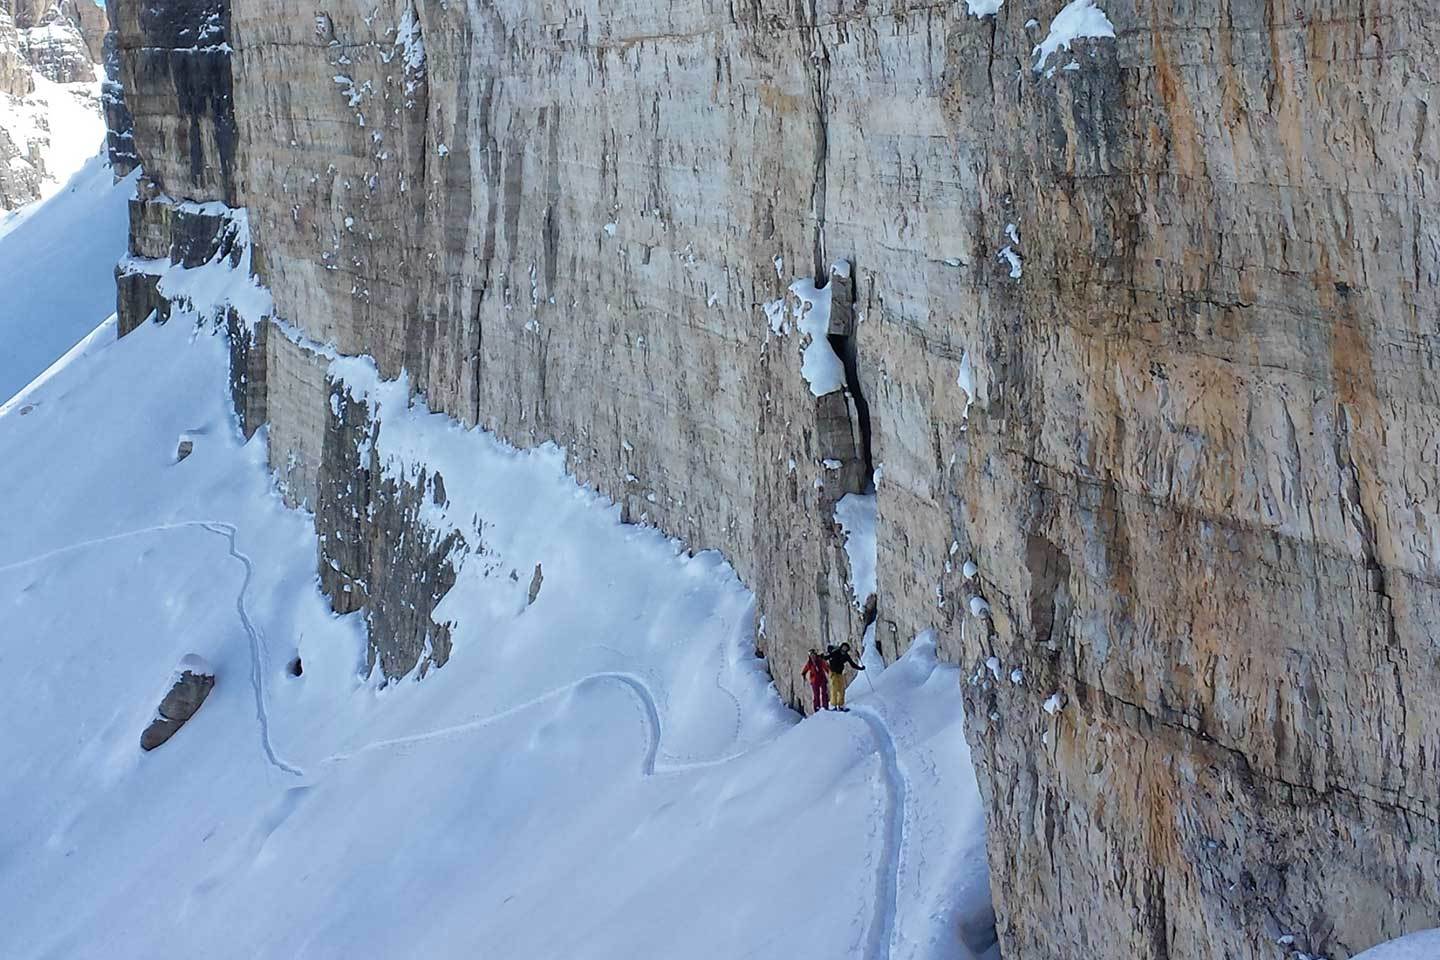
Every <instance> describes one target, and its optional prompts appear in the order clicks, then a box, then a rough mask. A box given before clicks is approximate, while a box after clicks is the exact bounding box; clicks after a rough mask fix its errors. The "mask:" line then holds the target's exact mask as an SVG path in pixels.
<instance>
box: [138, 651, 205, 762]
mask: <svg viewBox="0 0 1440 960" xmlns="http://www.w3.org/2000/svg"><path fill="white" fill-rule="evenodd" d="M214 686H215V671H214V670H212V669H210V664H208V663H206V662H205V660H204V658H203V657H198V656H196V655H195V654H193V653H192V654H187V655H186V656H185V657H182V658H181V660H180V663H179V665H177V666H176V667H175V674H174V677H173V679H172V681H171V684H170V692H169V693H167V694H165V698H164V699H163V700H161V701H160V707H159V709H158V710H156V712H155V719H154V720H152V721H150V726H148V727H146V728H145V732H144V733H142V734H141V735H140V749H141V750H154V749H155V748H156V747H158V746H160V745H161V744H162V743H164V742H165V741H166V740H169V739H170V738H171V737H173V736H175V733H176V731H178V730H179V729H180V728H181V727H183V726H185V722H186V721H187V720H189V719H190V718H191V717H193V716H195V711H197V710H199V709H200V705H201V704H202V703H204V702H205V698H206V697H208V696H210V689H211V688H212V687H214Z"/></svg>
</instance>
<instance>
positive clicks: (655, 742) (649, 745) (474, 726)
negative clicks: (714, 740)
mask: <svg viewBox="0 0 1440 960" xmlns="http://www.w3.org/2000/svg"><path fill="white" fill-rule="evenodd" d="M602 681H609V682H613V683H619V684H621V685H622V686H624V687H625V689H627V690H629V691H630V692H631V693H633V694H634V695H635V699H636V700H637V701H638V702H639V704H640V707H641V710H642V711H643V712H644V714H645V725H646V728H647V742H646V746H645V758H644V760H643V761H641V765H640V772H641V773H642V774H643V775H644V776H647V777H650V776H654V775H655V774H657V773H662V774H663V773H676V772H679V771H683V770H695V769H699V768H702V767H718V766H720V765H721V764H724V763H729V762H730V761H731V760H735V759H737V758H739V757H742V756H744V755H745V753H746V752H747V751H740V752H738V753H732V754H729V755H727V756H723V757H715V758H712V759H709V760H694V761H687V762H684V763H668V762H666V763H657V759H656V758H657V757H658V756H659V752H660V737H661V731H662V729H663V728H662V725H661V723H660V711H659V709H658V708H657V707H656V705H655V695H654V694H653V693H651V691H650V687H649V685H648V684H646V683H645V681H644V680H643V679H641V678H640V677H638V676H636V675H635V674H633V673H621V672H619V671H613V670H611V671H605V672H602V673H592V674H590V675H589V676H586V677H581V678H580V679H579V680H576V681H575V682H573V683H567V684H565V685H564V686H563V687H556V688H555V689H554V690H548V691H546V692H545V693H542V694H540V695H539V696H538V697H534V698H532V699H530V700H526V701H525V702H524V703H519V704H516V705H515V706H513V707H508V708H506V709H504V710H501V711H500V712H499V713H492V714H489V715H487V716H483V717H476V718H475V719H473V720H467V721H465V722H464V723H457V724H452V725H451V726H448V727H440V728H439V729H436V730H428V731H426V732H424V733H412V734H409V735H407V736H404V737H392V738H390V739H387V740H375V741H372V742H370V743H367V744H365V745H364V746H361V747H357V748H356V749H354V750H351V751H349V752H347V753H336V754H332V755H331V756H329V757H326V758H325V760H324V762H325V763H342V762H344V761H346V760H352V759H354V758H355V757H358V756H360V755H361V754H364V753H370V752H373V751H376V750H386V749H390V748H394V747H407V746H410V745H411V744H416V743H425V742H427V741H430V740H444V739H446V738H449V737H456V736H463V735H464V734H467V733H472V732H474V731H476V730H483V729H484V728H485V727H488V726H491V725H492V724H495V723H499V722H500V721H501V720H506V719H508V718H510V717H513V716H515V715H516V714H520V713H524V712H525V711H527V710H530V709H532V708H534V707H538V706H540V705H541V704H544V703H548V702H549V701H551V700H556V699H558V698H560V697H563V696H565V695H566V694H567V693H570V692H572V691H574V690H578V689H580V688H581V687H584V686H586V685H588V684H593V683H599V682H602Z"/></svg>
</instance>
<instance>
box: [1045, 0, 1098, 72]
mask: <svg viewBox="0 0 1440 960" xmlns="http://www.w3.org/2000/svg"><path fill="white" fill-rule="evenodd" d="M1113 36H1115V25H1114V24H1112V23H1111V22H1110V18H1109V17H1107V16H1105V11H1104V10H1101V9H1100V8H1099V7H1097V6H1095V0H1070V2H1069V3H1067V4H1066V5H1065V8H1064V9H1063V10H1061V11H1060V12H1059V13H1057V14H1055V19H1054V20H1051V21H1050V31H1049V33H1047V34H1046V35H1045V39H1044V40H1042V41H1040V43H1038V44H1037V45H1036V46H1035V50H1034V51H1033V53H1034V56H1035V68H1034V69H1035V72H1036V73H1039V72H1040V71H1041V70H1043V69H1044V68H1045V62H1046V61H1047V60H1049V59H1050V55H1051V54H1052V53H1055V52H1056V51H1058V50H1069V49H1070V44H1072V43H1074V42H1075V41H1076V40H1079V39H1080V38H1082V37H1113Z"/></svg>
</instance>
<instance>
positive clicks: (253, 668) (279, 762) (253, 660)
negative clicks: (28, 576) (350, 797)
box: [0, 520, 305, 777]
mask: <svg viewBox="0 0 1440 960" xmlns="http://www.w3.org/2000/svg"><path fill="white" fill-rule="evenodd" d="M193 529H200V530H204V531H206V532H207V533H213V534H215V535H216V536H218V537H222V538H224V540H225V543H226V547H227V549H228V550H229V552H230V556H231V557H233V558H234V559H236V560H238V561H239V562H240V564H241V565H242V566H243V567H244V568H245V579H244V580H243V581H242V582H241V584H240V589H239V591H238V592H237V593H236V594H235V612H236V613H237V614H239V616H240V625H241V626H242V627H244V628H245V635H246V638H247V639H248V640H249V643H250V686H251V687H252V688H253V689H254V690H255V718H256V720H257V721H259V724H260V745H261V747H262V748H264V750H265V759H266V760H268V761H269V762H270V764H271V766H274V767H275V768H276V769H279V770H283V771H284V772H286V773H288V774H292V775H294V776H297V777H302V776H304V775H305V772H304V771H303V770H301V769H300V768H298V767H296V766H293V765H291V764H289V763H286V762H285V761H284V760H283V759H281V758H280V756H278V755H277V754H276V753H275V747H274V745H273V744H272V743H271V742H270V713H269V711H268V709H267V708H266V706H265V670H264V667H263V666H262V665H263V663H264V662H265V660H264V658H265V651H266V647H265V638H264V635H263V634H261V632H260V631H259V629H258V628H256V626H255V624H254V623H252V622H251V620H250V614H249V612H248V611H247V610H246V609H245V592H246V591H247V590H249V589H250V581H251V579H252V578H253V577H254V575H255V566H254V564H253V563H252V562H251V560H250V557H249V556H248V555H246V554H244V553H241V552H240V550H239V549H237V548H236V546H235V534H236V529H235V525H234V524H231V523H226V522H225V521H223V520H179V521H176V522H175V523H161V524H157V525H155V526H152V527H140V528H139V529H136V530H125V531H122V532H121V533H112V534H110V535H108V536H104V537H95V538H94V539H92V540H81V541H78V542H76V543H71V544H67V545H66V546H63V547H57V548H55V549H54V550H49V551H46V552H45V553H42V554H38V555H36V556H33V557H29V558H28V559H25V560H16V561H14V562H13V563H7V564H5V565H4V566H0V573H7V572H9V571H11V570H18V569H20V568H21V567H28V566H33V565H34V564H37V563H43V562H45V561H46V560H51V559H54V558H55V557H60V556H64V555H65V554H67V553H75V552H76V551H79V550H85V549H88V548H90V547H98V546H102V545H104V544H107V543H115V542H116V541H119V540H128V539H130V538H132V537H140V536H145V535H146V534H150V533H167V532H173V531H176V530H193Z"/></svg>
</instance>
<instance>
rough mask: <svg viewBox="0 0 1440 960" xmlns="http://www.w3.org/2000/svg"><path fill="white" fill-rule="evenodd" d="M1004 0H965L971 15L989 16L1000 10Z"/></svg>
mask: <svg viewBox="0 0 1440 960" xmlns="http://www.w3.org/2000/svg"><path fill="white" fill-rule="evenodd" d="M1004 5H1005V0H965V6H966V8H967V9H968V10H969V11H970V15H971V16H972V17H990V16H994V15H995V14H997V13H999V12H1000V8H1001V7H1002V6H1004Z"/></svg>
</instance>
